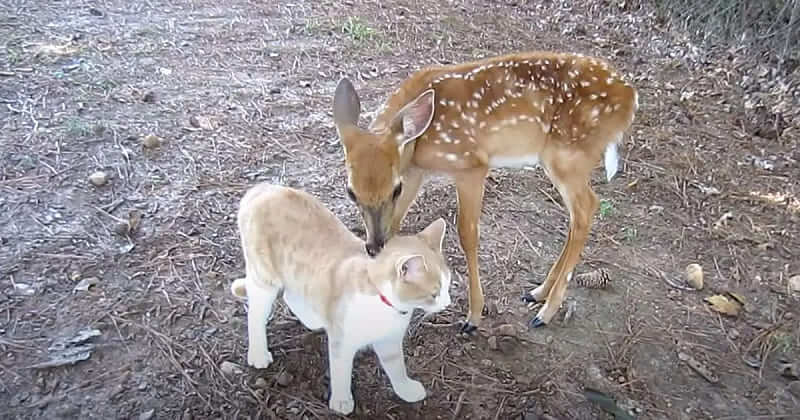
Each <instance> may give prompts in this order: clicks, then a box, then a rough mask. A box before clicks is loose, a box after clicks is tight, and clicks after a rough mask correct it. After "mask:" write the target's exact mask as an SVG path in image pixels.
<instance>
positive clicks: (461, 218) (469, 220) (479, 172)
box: [455, 168, 487, 334]
mask: <svg viewBox="0 0 800 420" xmlns="http://www.w3.org/2000/svg"><path fill="white" fill-rule="evenodd" d="M486 173H487V168H480V169H474V170H471V171H469V172H466V173H461V174H458V175H457V176H455V181H456V192H457V194H458V236H459V238H460V240H461V248H462V249H463V250H464V255H465V256H466V259H467V272H468V275H469V314H468V315H467V320H466V321H465V322H464V324H463V325H462V326H461V332H462V333H467V334H473V333H474V332H475V331H476V330H477V329H478V325H479V324H480V322H481V316H482V313H483V307H484V306H483V304H484V300H483V289H482V287H481V280H480V273H479V269H478V245H479V239H480V226H479V224H480V216H481V207H482V204H483V190H484V182H485V178H486Z"/></svg>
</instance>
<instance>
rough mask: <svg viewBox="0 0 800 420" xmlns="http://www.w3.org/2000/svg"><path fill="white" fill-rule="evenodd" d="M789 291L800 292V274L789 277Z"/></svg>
mask: <svg viewBox="0 0 800 420" xmlns="http://www.w3.org/2000/svg"><path fill="white" fill-rule="evenodd" d="M789 290H790V291H792V293H797V292H800V274H798V275H796V276H792V277H789Z"/></svg>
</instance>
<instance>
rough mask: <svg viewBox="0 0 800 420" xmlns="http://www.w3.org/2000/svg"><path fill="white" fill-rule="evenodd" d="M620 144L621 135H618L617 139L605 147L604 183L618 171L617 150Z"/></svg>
mask: <svg viewBox="0 0 800 420" xmlns="http://www.w3.org/2000/svg"><path fill="white" fill-rule="evenodd" d="M621 142H622V133H620V134H619V135H618V136H617V138H615V139H614V141H612V142H611V143H609V144H608V146H606V151H605V153H604V154H603V158H604V164H605V168H606V181H607V182H610V181H611V178H613V177H614V175H616V174H617V171H618V170H619V152H618V151H617V148H618V147H619V143H621Z"/></svg>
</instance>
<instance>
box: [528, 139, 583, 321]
mask: <svg viewBox="0 0 800 420" xmlns="http://www.w3.org/2000/svg"><path fill="white" fill-rule="evenodd" d="M585 160H588V159H587V157H586V156H585V155H584V154H583V153H577V154H574V155H571V156H565V157H561V156H559V157H558V158H556V159H555V160H554V161H555V162H558V164H556V165H549V168H548V171H547V173H548V176H549V177H550V179H551V180H552V181H553V184H554V185H555V186H556V188H557V189H558V192H559V194H560V195H561V197H562V199H563V201H564V204H565V205H566V207H567V210H568V212H569V231H568V233H567V239H566V242H565V243H564V246H563V247H562V249H561V254H560V255H559V256H558V259H557V260H556V262H555V263H554V264H553V266H552V267H551V268H550V271H549V272H548V274H547V279H546V280H545V282H544V283H543V284H542V285H541V286H539V287H537V288H536V289H534V290H533V291H532V292H531V296H533V297H534V298H536V299H537V300H542V298H545V304H544V305H543V306H542V308H541V309H540V310H539V313H538V314H537V315H536V317H534V318H533V319H531V321H530V322H529V326H531V327H533V328H535V327H540V326H543V325H545V324H547V323H549V322H550V320H551V319H552V318H553V316H554V315H555V314H556V312H558V309H559V308H560V307H561V304H562V303H563V301H564V298H565V296H566V290H567V283H568V282H569V280H570V279H571V278H572V271H573V270H574V269H575V266H576V265H577V264H578V261H579V260H580V256H581V252H582V251H583V249H584V247H585V245H586V241H587V239H588V238H589V233H590V231H591V228H592V218H593V217H594V213H595V212H596V211H597V205H598V200H597V196H596V195H595V193H594V191H593V190H592V188H591V186H590V185H589V178H590V174H591V169H592V166H591V165H588V164H585V163H586V162H585ZM581 168H586V169H585V170H582V169H581ZM576 169H578V170H577V171H576Z"/></svg>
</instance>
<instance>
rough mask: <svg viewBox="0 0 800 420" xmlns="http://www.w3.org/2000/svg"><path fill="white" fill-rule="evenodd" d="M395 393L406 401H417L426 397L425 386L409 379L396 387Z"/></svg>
mask: <svg viewBox="0 0 800 420" xmlns="http://www.w3.org/2000/svg"><path fill="white" fill-rule="evenodd" d="M394 392H395V394H397V396H398V397H400V398H401V399H402V400H403V401H405V402H410V403H412V402H417V401H422V400H424V399H425V396H426V393H425V387H424V386H422V383H420V382H419V381H415V380H413V379H408V380H407V381H405V382H403V383H402V384H400V385H398V386H396V387H395V388H394Z"/></svg>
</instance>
